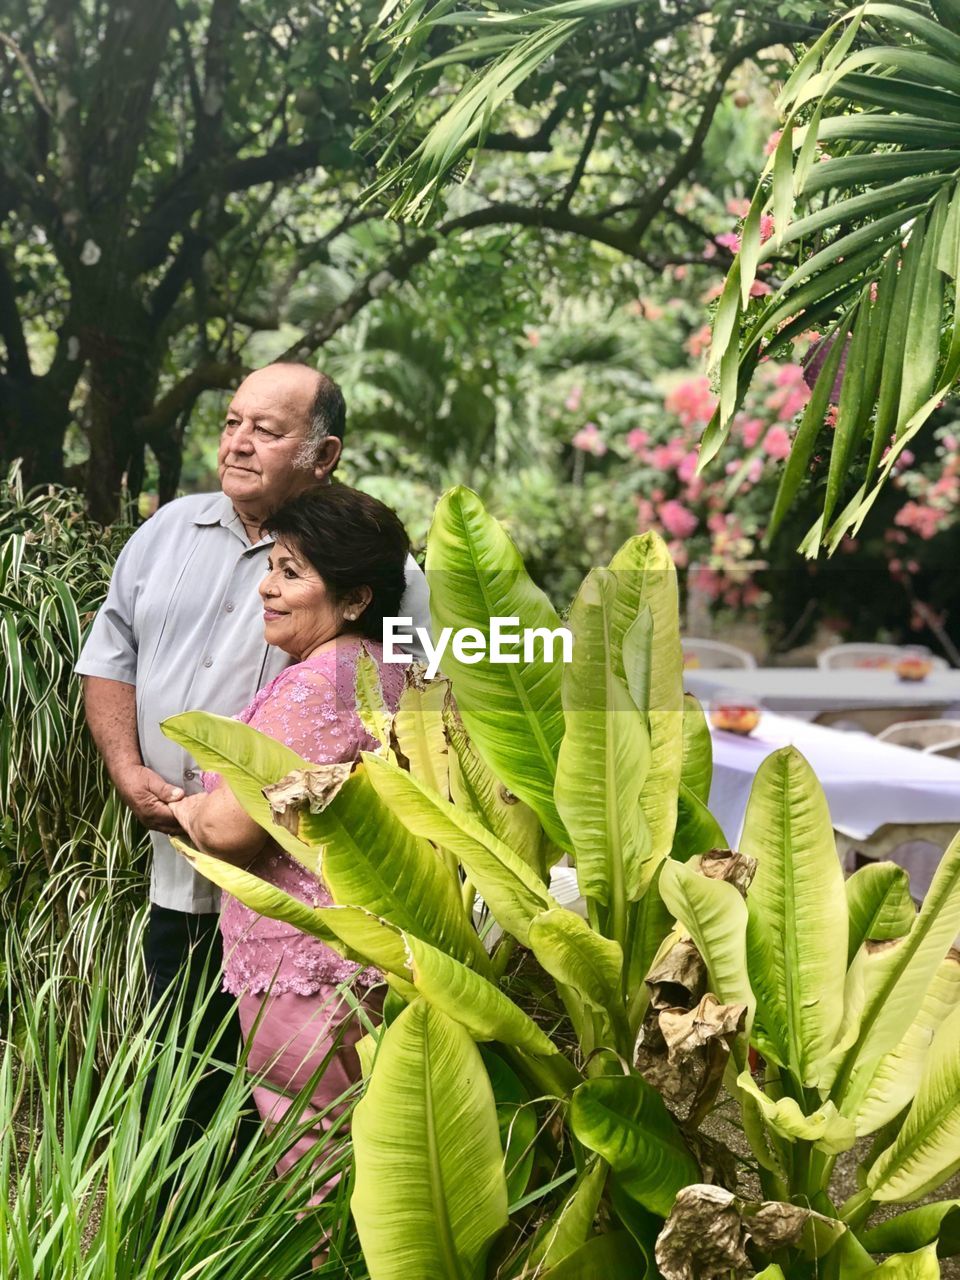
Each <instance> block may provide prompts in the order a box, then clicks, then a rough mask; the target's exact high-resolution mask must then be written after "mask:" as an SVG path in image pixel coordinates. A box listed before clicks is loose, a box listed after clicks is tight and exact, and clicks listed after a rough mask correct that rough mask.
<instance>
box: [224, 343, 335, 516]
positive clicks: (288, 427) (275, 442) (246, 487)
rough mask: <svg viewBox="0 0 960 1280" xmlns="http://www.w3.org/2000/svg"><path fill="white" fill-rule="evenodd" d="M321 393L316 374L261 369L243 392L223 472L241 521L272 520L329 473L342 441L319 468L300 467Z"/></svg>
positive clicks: (235, 402) (230, 424)
mask: <svg viewBox="0 0 960 1280" xmlns="http://www.w3.org/2000/svg"><path fill="white" fill-rule="evenodd" d="M315 391H316V375H315V374H314V373H313V372H312V370H310V369H306V368H300V367H298V366H290V365H268V366H267V367H266V368H265V369H258V370H257V371H256V372H255V373H251V374H250V376H249V377H247V378H245V379H244V381H243V382H242V383H241V384H240V386H239V387H238V389H237V391H236V394H235V395H234V397H233V399H232V400H231V402H230V406H229V408H228V409H227V416H226V420H225V423H224V428H223V433H222V435H221V437H220V450H219V452H218V454H217V468H218V470H219V473H220V487H221V488H222V490H223V492H224V493H225V494H226V495H227V497H228V498H229V499H230V500H231V502H233V504H234V506H235V507H236V508H237V510H238V511H239V512H240V513H241V515H245V514H249V515H253V516H260V517H266V516H267V515H269V513H270V512H271V511H275V510H276V509H277V507H279V506H280V505H281V504H282V503H284V502H286V501H287V500H288V499H290V498H294V497H296V496H297V495H298V494H300V493H303V492H304V491H305V490H306V489H310V488H312V487H313V486H314V485H315V484H317V483H318V482H319V481H321V480H322V479H323V478H324V476H325V475H327V474H328V473H329V471H330V469H331V467H332V466H333V463H334V462H335V461H336V458H337V455H338V453H339V441H333V440H331V441H327V442H325V445H326V446H327V447H326V449H325V451H324V453H323V454H322V455H321V460H320V461H319V462H318V464H317V465H316V466H309V467H304V466H303V465H298V463H297V456H298V454H299V453H300V452H301V450H302V448H303V445H304V441H305V440H306V438H307V435H308V431H309V420H310V407H311V404H312V402H313V397H314V393H315ZM331 451H332V452H333V457H332V458H331V457H330V456H329V454H330V452H331Z"/></svg>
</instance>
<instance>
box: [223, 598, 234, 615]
mask: <svg viewBox="0 0 960 1280" xmlns="http://www.w3.org/2000/svg"><path fill="white" fill-rule="evenodd" d="M233 607H234V606H233V601H232V600H228V601H227V603H226V604H225V605H224V609H225V610H226V611H227V613H233Z"/></svg>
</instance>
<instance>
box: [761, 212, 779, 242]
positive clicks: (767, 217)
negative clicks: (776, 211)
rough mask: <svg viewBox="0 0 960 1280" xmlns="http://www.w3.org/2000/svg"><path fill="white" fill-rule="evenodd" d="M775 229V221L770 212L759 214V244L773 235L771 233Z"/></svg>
mask: <svg viewBox="0 0 960 1280" xmlns="http://www.w3.org/2000/svg"><path fill="white" fill-rule="evenodd" d="M776 229H777V225H776V223H775V222H774V220H773V217H772V215H771V214H769V213H761V215H760V243H761V244H766V242H767V241H768V240H769V239H770V237H771V236H772V235H773V233H774V231H776Z"/></svg>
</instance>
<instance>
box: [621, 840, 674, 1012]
mask: <svg viewBox="0 0 960 1280" xmlns="http://www.w3.org/2000/svg"><path fill="white" fill-rule="evenodd" d="M665 866H666V863H665V862H661V864H660V866H659V867H658V868H657V870H656V873H655V875H654V877H653V883H652V884H651V885H650V887H649V889H648V890H647V892H646V893H645V894H644V895H643V897H642V898H641V899H640V901H639V902H635V903H633V904H632V905H631V907H630V912H629V915H628V917H627V941H626V946H625V948H624V954H625V957H626V965H627V978H626V988H625V990H626V992H627V1002H628V1008H627V1017H628V1019H629V1022H630V1025H631V1027H632V1028H633V1029H634V1031H636V1030H638V1028H639V1026H640V1023H641V1021H642V1020H643V1014H644V1011H645V1009H646V1007H647V1004H648V1002H649V993H648V991H647V986H646V983H645V982H644V979H645V978H646V976H647V974H648V973H649V971H650V966H651V965H652V964H653V959H654V956H655V955H656V954H657V951H658V950H659V949H660V945H661V943H662V942H663V940H664V938H666V936H667V934H668V933H669V932H670V930H671V929H672V928H673V916H672V915H671V914H670V910H669V908H668V907H667V905H666V903H665V902H664V900H663V897H662V896H661V893H660V878H661V876H662V874H663V868H664V867H665Z"/></svg>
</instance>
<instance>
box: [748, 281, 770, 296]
mask: <svg viewBox="0 0 960 1280" xmlns="http://www.w3.org/2000/svg"><path fill="white" fill-rule="evenodd" d="M768 293H773V289H772V288H771V287H770V285H768V284H767V282H766V280H754V282H753V284H752V285H751V286H750V297H751V298H763V297H765V296H766V295H767V294H768Z"/></svg>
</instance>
